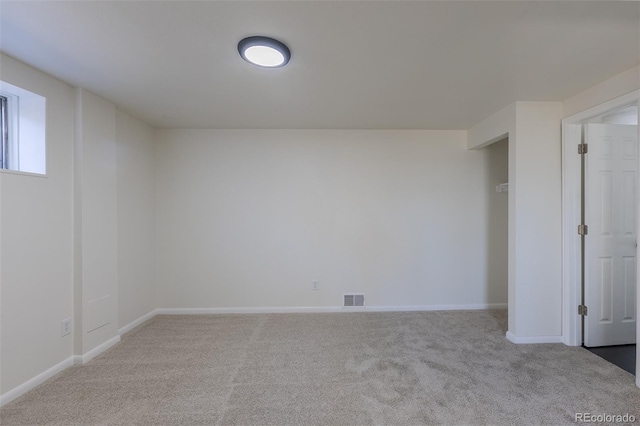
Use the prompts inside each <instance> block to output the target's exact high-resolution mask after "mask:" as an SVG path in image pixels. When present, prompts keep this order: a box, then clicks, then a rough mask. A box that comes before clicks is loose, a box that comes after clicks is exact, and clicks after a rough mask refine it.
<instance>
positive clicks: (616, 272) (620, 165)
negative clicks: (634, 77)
mask: <svg viewBox="0 0 640 426" xmlns="http://www.w3.org/2000/svg"><path fill="white" fill-rule="evenodd" d="M581 124H582V144H583V145H581V146H582V147H583V148H580V152H581V153H582V155H581V163H582V188H581V194H582V197H581V198H582V202H581V212H582V214H581V217H582V224H581V225H584V226H582V227H581V228H580V234H581V242H582V254H581V258H582V262H581V263H582V267H581V269H582V282H581V293H582V295H581V300H582V303H581V325H582V346H584V347H585V348H587V349H589V350H590V351H592V352H593V353H595V354H597V355H599V356H601V357H602V358H604V359H606V360H608V361H610V362H612V363H614V364H616V365H618V366H619V367H621V368H623V369H625V370H626V371H628V372H630V373H631V374H635V364H636V359H635V358H636V356H635V352H636V346H635V344H636V276H637V274H636V270H637V262H636V252H637V230H636V228H637V202H638V131H637V125H638V106H637V104H635V105H627V106H623V107H621V108H617V109H615V110H613V111H609V112H606V113H603V114H600V115H597V116H594V117H591V118H589V119H586V120H583V121H582V123H581Z"/></svg>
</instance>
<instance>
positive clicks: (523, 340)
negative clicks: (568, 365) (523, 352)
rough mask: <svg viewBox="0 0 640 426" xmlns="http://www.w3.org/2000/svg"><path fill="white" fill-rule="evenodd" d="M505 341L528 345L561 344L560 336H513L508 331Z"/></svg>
mask: <svg viewBox="0 0 640 426" xmlns="http://www.w3.org/2000/svg"><path fill="white" fill-rule="evenodd" d="M507 339H508V340H509V341H510V342H513V343H517V344H530V343H562V336H525V337H518V336H515V335H514V334H513V333H511V332H510V331H507Z"/></svg>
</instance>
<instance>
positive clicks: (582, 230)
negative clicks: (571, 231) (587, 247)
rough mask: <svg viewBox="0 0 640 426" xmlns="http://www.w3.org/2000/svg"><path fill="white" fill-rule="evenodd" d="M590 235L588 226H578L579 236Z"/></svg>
mask: <svg viewBox="0 0 640 426" xmlns="http://www.w3.org/2000/svg"><path fill="white" fill-rule="evenodd" d="M588 233H589V227H588V226H587V225H584V224H582V225H578V235H587V234H588Z"/></svg>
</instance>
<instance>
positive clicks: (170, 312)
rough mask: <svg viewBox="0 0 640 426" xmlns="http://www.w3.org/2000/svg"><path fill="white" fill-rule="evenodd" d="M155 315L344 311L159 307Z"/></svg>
mask: <svg viewBox="0 0 640 426" xmlns="http://www.w3.org/2000/svg"><path fill="white" fill-rule="evenodd" d="M155 312H156V314H157V315H209V314H286V313H305V312H344V309H342V308H341V307H339V306H308V307H275V308H160V309H156V311H155Z"/></svg>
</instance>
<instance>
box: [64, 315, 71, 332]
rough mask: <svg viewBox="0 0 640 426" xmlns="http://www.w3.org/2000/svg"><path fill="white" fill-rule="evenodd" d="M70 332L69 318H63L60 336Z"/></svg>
mask: <svg viewBox="0 0 640 426" xmlns="http://www.w3.org/2000/svg"><path fill="white" fill-rule="evenodd" d="M67 334H71V318H65V319H63V320H62V336H66V335H67Z"/></svg>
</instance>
